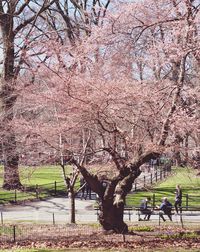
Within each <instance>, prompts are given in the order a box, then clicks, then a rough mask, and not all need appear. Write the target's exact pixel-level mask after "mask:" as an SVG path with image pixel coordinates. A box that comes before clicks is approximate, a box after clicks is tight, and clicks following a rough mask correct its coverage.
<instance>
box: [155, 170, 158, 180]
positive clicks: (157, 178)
mask: <svg viewBox="0 0 200 252" xmlns="http://www.w3.org/2000/svg"><path fill="white" fill-rule="evenodd" d="M155 175H156V182H157V181H158V173H157V171H156V174H155Z"/></svg>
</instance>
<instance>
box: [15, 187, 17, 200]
mask: <svg viewBox="0 0 200 252" xmlns="http://www.w3.org/2000/svg"><path fill="white" fill-rule="evenodd" d="M16 202H17V190H16V189H15V203H16Z"/></svg>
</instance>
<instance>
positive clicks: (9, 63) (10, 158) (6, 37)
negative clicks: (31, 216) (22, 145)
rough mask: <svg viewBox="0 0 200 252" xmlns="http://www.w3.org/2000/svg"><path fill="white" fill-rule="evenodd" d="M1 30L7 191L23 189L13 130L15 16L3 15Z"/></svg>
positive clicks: (0, 97)
mask: <svg viewBox="0 0 200 252" xmlns="http://www.w3.org/2000/svg"><path fill="white" fill-rule="evenodd" d="M0 28H1V34H2V39H3V72H2V76H1V83H0V105H1V115H2V119H1V120H2V122H1V134H2V136H1V139H2V156H3V161H4V182H3V188H5V189H8V190H10V189H19V188H21V186H22V185H21V183H20V178H19V172H18V159H19V158H18V153H17V150H16V138H15V133H14V130H13V128H12V119H13V105H14V103H15V100H16V95H15V87H14V61H15V55H14V32H13V16H12V15H8V14H1V16H0Z"/></svg>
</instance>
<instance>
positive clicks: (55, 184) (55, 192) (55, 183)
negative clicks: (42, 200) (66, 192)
mask: <svg viewBox="0 0 200 252" xmlns="http://www.w3.org/2000/svg"><path fill="white" fill-rule="evenodd" d="M54 194H55V195H56V194H57V182H56V181H55V182H54Z"/></svg>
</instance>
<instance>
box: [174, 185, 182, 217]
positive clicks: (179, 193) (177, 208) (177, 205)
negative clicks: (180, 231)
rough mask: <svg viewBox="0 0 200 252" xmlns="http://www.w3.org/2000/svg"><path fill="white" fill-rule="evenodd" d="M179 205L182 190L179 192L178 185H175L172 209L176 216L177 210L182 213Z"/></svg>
mask: <svg viewBox="0 0 200 252" xmlns="http://www.w3.org/2000/svg"><path fill="white" fill-rule="evenodd" d="M181 204H182V190H181V187H180V185H177V186H176V191H175V203H174V207H175V210H176V213H177V214H178V212H179V209H180V212H182V211H181V210H182V209H181Z"/></svg>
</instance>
